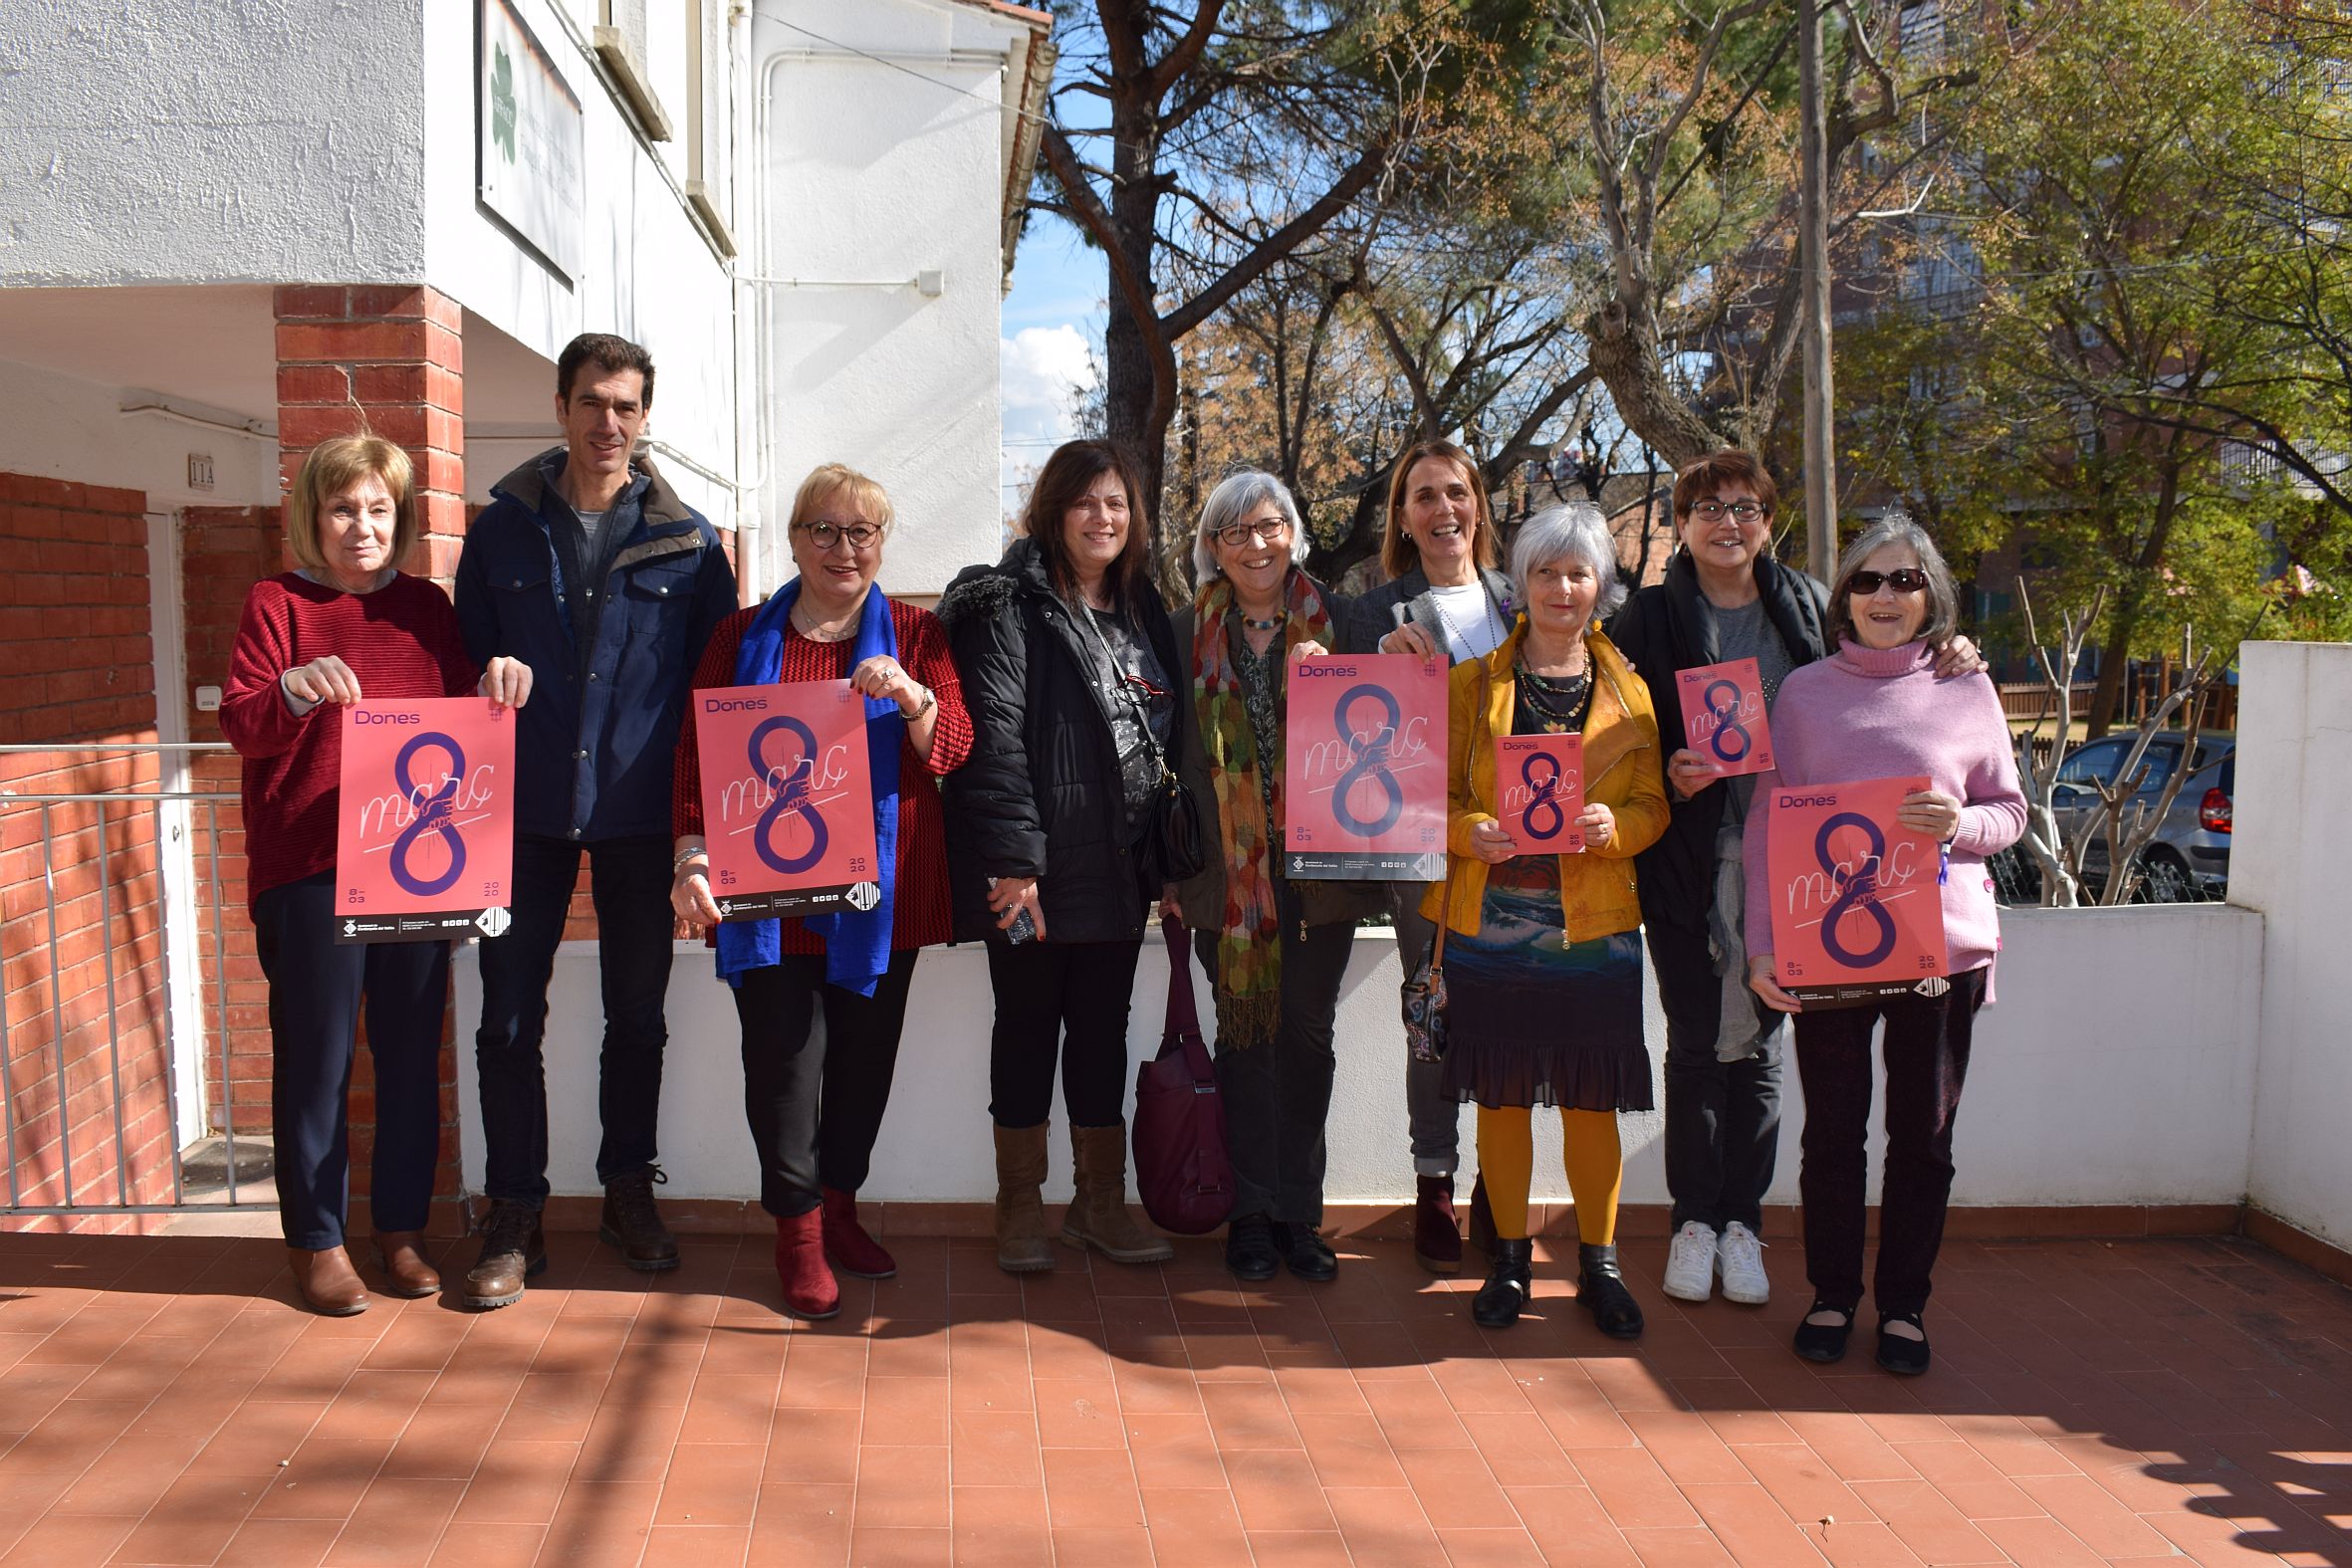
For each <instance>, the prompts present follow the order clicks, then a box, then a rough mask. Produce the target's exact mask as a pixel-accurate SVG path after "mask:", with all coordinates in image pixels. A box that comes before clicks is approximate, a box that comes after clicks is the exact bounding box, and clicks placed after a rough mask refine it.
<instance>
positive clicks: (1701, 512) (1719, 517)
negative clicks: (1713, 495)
mask: <svg viewBox="0 0 2352 1568" xmlns="http://www.w3.org/2000/svg"><path fill="white" fill-rule="evenodd" d="M1727 512H1728V513H1730V514H1731V515H1732V516H1733V517H1735V518H1737V519H1739V520H1740V521H1741V522H1743V523H1753V522H1755V521H1756V520H1757V519H1758V518H1761V517H1763V516H1764V508H1763V506H1761V505H1760V504H1758V503H1757V502H1754V501H1729V502H1727V501H1713V500H1709V501H1694V502H1692V503H1691V516H1693V517H1695V518H1697V519H1698V520H1699V521H1700V522H1702V523H1721V522H1722V521H1723V520H1724V514H1725V513H1727Z"/></svg>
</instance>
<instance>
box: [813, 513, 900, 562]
mask: <svg viewBox="0 0 2352 1568" xmlns="http://www.w3.org/2000/svg"><path fill="white" fill-rule="evenodd" d="M793 532H794V533H796V534H806V535H807V536H808V537H809V543H810V544H812V545H815V546H816V547H817V548H818V549H819V550H821V551H826V550H830V549H832V548H833V544H834V542H835V541H836V540H844V539H845V540H847V541H848V542H849V548H850V549H851V550H853V551H855V552H857V553H858V554H860V555H863V554H864V553H865V552H866V551H869V550H871V549H873V548H874V542H875V541H876V540H878V539H880V538H881V537H882V531H881V530H880V529H878V528H876V527H874V526H873V525H872V524H871V523H835V522H832V521H831V520H829V519H824V518H820V519H819V520H818V521H817V522H815V523H795V524H794V525H793Z"/></svg>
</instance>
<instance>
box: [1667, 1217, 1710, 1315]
mask: <svg viewBox="0 0 2352 1568" xmlns="http://www.w3.org/2000/svg"><path fill="white" fill-rule="evenodd" d="M1666 1293H1667V1294H1668V1295H1670V1296H1672V1297H1674V1298H1675V1299H1676V1300H1677V1301H1704V1300H1706V1299H1707V1298H1708V1297H1709V1296H1711V1295H1713V1294H1715V1232H1713V1231H1710V1230H1708V1229H1707V1227H1705V1226H1703V1225H1701V1224H1700V1223H1699V1222H1698V1221H1696V1220H1689V1221H1685V1222H1684V1224H1683V1228H1682V1229H1681V1230H1680V1231H1677V1232H1674V1239H1673V1240H1671V1241H1669V1242H1667V1243H1666Z"/></svg>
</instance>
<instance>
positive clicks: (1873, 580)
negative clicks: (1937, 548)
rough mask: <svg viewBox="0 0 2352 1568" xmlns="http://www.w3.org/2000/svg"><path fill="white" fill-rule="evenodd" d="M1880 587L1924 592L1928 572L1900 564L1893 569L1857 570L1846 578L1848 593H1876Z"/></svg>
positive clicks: (1898, 591)
mask: <svg viewBox="0 0 2352 1568" xmlns="http://www.w3.org/2000/svg"><path fill="white" fill-rule="evenodd" d="M1882 587H1888V588H1893V589H1894V590H1895V591H1896V592H1897V593H1925V592H1926V591H1927V590H1928V574H1927V573H1926V572H1924V571H1922V570H1920V569H1919V568H1918V567H1917V566H1901V567H1898V568H1897V569H1895V570H1893V571H1857V572H1855V573H1854V574H1853V575H1852V576H1850V577H1848V578H1846V591H1847V592H1848V593H1852V594H1857V595H1859V594H1868V593H1876V592H1877V591H1878V590H1879V589H1880V588H1882Z"/></svg>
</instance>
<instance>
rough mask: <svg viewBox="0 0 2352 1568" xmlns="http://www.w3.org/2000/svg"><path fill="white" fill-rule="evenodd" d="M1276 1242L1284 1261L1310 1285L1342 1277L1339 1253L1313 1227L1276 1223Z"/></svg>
mask: <svg viewBox="0 0 2352 1568" xmlns="http://www.w3.org/2000/svg"><path fill="white" fill-rule="evenodd" d="M1274 1231H1275V1242H1276V1244H1277V1245H1278V1246H1280V1247H1281V1248H1282V1253H1283V1261H1284V1262H1285V1263H1287V1264H1289V1265H1290V1268H1291V1272H1292V1273H1294V1274H1296V1275H1297V1276H1298V1277H1299V1278H1301V1279H1303V1280H1306V1281H1307V1282H1309V1283H1310V1284H1318V1285H1319V1284H1325V1283H1327V1282H1329V1281H1331V1280H1333V1279H1336V1278H1338V1277H1339V1254H1338V1253H1336V1252H1334V1251H1332V1250H1331V1245H1330V1243H1329V1242H1328V1241H1325V1240H1324V1239H1323V1238H1322V1237H1321V1236H1320V1235H1318V1234H1316V1233H1315V1230H1314V1228H1313V1227H1312V1226H1303V1225H1291V1224H1288V1223H1285V1222H1281V1221H1278V1222H1276V1224H1275V1228H1274Z"/></svg>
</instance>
